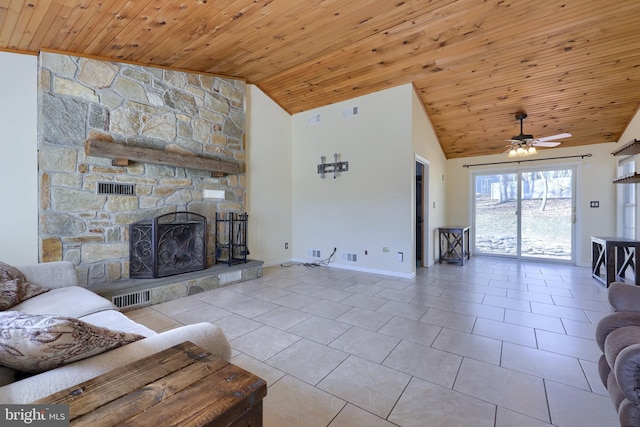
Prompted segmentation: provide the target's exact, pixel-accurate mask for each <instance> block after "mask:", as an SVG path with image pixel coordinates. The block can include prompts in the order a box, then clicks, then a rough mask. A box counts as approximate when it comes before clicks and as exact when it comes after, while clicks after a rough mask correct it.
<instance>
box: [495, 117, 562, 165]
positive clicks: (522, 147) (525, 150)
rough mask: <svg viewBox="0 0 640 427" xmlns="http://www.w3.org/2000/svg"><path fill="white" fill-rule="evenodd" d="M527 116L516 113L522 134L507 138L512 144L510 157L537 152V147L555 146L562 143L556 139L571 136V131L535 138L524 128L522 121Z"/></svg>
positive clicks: (509, 151) (509, 149)
mask: <svg viewBox="0 0 640 427" xmlns="http://www.w3.org/2000/svg"><path fill="white" fill-rule="evenodd" d="M526 118H527V113H517V114H516V120H519V121H520V135H516V136H514V137H512V138H511V139H508V140H507V141H508V142H510V143H511V145H507V149H508V150H507V152H508V153H509V157H515V156H526V155H528V154H535V153H536V152H537V151H536V148H535V147H555V146H558V145H560V142H558V141H554V140H555V139H564V138H569V137H570V136H571V134H570V133H560V134H558V135H552V136H545V137H542V138H534V137H533V135H527V134H525V133H524V132H523V130H522V122H523V121H524V119H526Z"/></svg>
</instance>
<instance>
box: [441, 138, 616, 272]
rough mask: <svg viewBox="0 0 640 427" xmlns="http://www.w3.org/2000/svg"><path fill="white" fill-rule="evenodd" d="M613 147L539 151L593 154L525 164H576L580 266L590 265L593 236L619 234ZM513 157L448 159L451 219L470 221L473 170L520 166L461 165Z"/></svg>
mask: <svg viewBox="0 0 640 427" xmlns="http://www.w3.org/2000/svg"><path fill="white" fill-rule="evenodd" d="M614 149H615V144H614V143H607V144H595V145H588V146H582V147H575V148H554V149H552V150H539V152H538V154H537V155H536V158H540V159H544V158H550V157H563V156H574V155H582V154H587V153H591V154H592V157H585V158H584V159H580V158H577V159H575V158H574V159H563V160H548V161H540V162H533V163H526V165H527V167H531V166H537V165H539V166H544V165H576V167H577V171H576V173H577V183H576V186H577V188H576V191H577V193H576V249H577V252H576V264H578V265H583V266H587V265H590V263H591V236H592V235H594V236H615V234H616V223H615V218H616V197H615V193H616V188H615V184H613V180H614V179H615V169H616V159H615V157H614V156H612V155H611V152H612V151H614ZM532 159H533V157H532ZM510 160H511V159H509V158H508V157H507V156H506V154H503V155H493V156H479V157H469V158H465V159H452V160H449V161H448V164H447V177H448V180H447V217H448V219H449V220H451V221H452V222H458V223H460V224H471V215H472V212H471V206H472V205H471V197H472V194H471V192H470V184H471V174H472V173H473V172H478V171H481V170H500V169H504V168H517V167H518V165H517V164H516V165H514V164H505V165H493V166H485V167H480V166H477V167H471V168H464V167H463V166H462V165H464V164H467V165H472V164H478V163H492V162H507V161H510ZM523 165H525V164H523ZM590 201H599V202H600V207H599V208H591V207H589V206H590V204H589V202H590ZM472 232H473V230H472Z"/></svg>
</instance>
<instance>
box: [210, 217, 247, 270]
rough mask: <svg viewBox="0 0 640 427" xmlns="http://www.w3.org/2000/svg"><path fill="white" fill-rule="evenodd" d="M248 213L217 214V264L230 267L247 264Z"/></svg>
mask: <svg viewBox="0 0 640 427" xmlns="http://www.w3.org/2000/svg"><path fill="white" fill-rule="evenodd" d="M248 219H249V215H248V214H247V213H246V212H223V213H219V212H216V251H215V255H216V262H224V263H227V264H228V265H232V264H238V263H244V262H247V255H249V249H248V247H247V221H248Z"/></svg>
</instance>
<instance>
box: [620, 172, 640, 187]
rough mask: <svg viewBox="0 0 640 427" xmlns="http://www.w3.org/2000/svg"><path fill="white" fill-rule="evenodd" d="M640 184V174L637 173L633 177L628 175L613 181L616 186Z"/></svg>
mask: <svg viewBox="0 0 640 427" xmlns="http://www.w3.org/2000/svg"><path fill="white" fill-rule="evenodd" d="M638 182H640V173H638V172H635V173H634V174H633V175H626V176H623V177H620V178H618V179H616V180H614V181H613V183H614V184H637V183H638Z"/></svg>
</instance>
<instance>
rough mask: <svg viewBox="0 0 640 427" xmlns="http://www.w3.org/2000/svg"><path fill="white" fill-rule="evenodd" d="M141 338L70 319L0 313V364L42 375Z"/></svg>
mask: <svg viewBox="0 0 640 427" xmlns="http://www.w3.org/2000/svg"><path fill="white" fill-rule="evenodd" d="M142 338H144V337H143V336H142V335H138V334H131V333H127V332H119V331H111V330H109V329H107V328H102V327H99V326H94V325H91V324H89V323H86V322H83V321H82V320H79V319H74V318H71V317H61V316H50V315H34V314H27V313H22V312H20V311H5V312H1V313H0V365H4V366H8V367H10V368H13V369H16V370H18V371H23V372H31V373H37V372H43V371H46V370H49V369H53V368H56V367H58V366H62V365H65V364H67V363H71V362H74V361H76V360H81V359H85V358H87V357H91V356H95V355H96V354H100V353H102V352H105V351H107V350H111V349H114V348H116V347H120V346H122V345H125V344H129V343H131V342H134V341H137V340H139V339H142Z"/></svg>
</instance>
